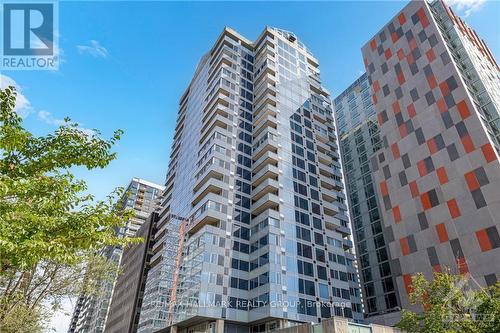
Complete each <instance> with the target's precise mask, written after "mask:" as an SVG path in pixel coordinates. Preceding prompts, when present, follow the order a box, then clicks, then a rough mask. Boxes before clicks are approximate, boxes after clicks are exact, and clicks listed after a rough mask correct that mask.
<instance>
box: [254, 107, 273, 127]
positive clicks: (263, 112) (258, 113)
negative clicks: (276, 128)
mask: <svg viewBox="0 0 500 333" xmlns="http://www.w3.org/2000/svg"><path fill="white" fill-rule="evenodd" d="M277 114H278V112H277V109H276V107H275V106H273V105H271V104H262V106H261V108H260V109H258V110H255V112H254V115H253V119H254V124H258V123H259V122H260V118H262V117H265V116H273V117H276V116H277Z"/></svg>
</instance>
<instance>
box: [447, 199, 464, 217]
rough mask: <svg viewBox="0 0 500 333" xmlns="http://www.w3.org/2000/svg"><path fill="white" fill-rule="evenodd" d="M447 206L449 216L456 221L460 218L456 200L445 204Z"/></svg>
mask: <svg viewBox="0 0 500 333" xmlns="http://www.w3.org/2000/svg"><path fill="white" fill-rule="evenodd" d="M446 204H447V205H448V210H449V211H450V215H451V217H452V218H454V219H456V218H457V217H459V216H461V215H462V214H461V213H460V209H459V208H458V204H457V200H455V199H451V200H448V201H447V202H446Z"/></svg>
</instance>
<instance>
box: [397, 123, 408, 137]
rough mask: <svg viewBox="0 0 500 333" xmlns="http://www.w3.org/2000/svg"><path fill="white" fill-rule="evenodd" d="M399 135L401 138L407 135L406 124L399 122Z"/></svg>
mask: <svg viewBox="0 0 500 333" xmlns="http://www.w3.org/2000/svg"><path fill="white" fill-rule="evenodd" d="M398 129H399V135H400V136H401V139H402V138H404V137H405V136H407V135H408V130H407V129H406V124H401V125H400V126H399V127H398Z"/></svg>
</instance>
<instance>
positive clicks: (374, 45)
mask: <svg viewBox="0 0 500 333" xmlns="http://www.w3.org/2000/svg"><path fill="white" fill-rule="evenodd" d="M370 48H371V49H372V51H373V50H375V49H376V48H377V41H376V40H375V39H372V41H371V42H370Z"/></svg>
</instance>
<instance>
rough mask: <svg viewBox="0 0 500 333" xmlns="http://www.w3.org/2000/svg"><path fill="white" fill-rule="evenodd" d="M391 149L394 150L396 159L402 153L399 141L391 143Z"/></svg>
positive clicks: (393, 154)
mask: <svg viewBox="0 0 500 333" xmlns="http://www.w3.org/2000/svg"><path fill="white" fill-rule="evenodd" d="M391 150H392V156H393V157H394V159H395V160H397V159H398V158H399V157H400V156H401V154H400V153H399V147H398V143H397V142H396V143H393V144H392V145H391Z"/></svg>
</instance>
